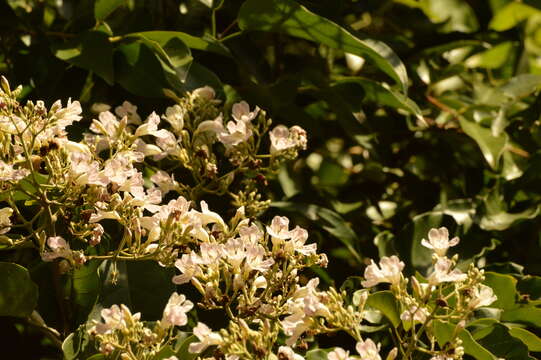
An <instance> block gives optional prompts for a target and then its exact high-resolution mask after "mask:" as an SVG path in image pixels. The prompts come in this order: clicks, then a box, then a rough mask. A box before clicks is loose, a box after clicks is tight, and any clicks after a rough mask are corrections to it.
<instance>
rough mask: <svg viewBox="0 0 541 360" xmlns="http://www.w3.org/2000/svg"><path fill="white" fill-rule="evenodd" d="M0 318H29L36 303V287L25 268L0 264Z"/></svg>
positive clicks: (6, 263) (11, 264)
mask: <svg viewBox="0 0 541 360" xmlns="http://www.w3.org/2000/svg"><path fill="white" fill-rule="evenodd" d="M0 274H2V275H1V276H0V316H16V317H27V316H29V315H30V314H31V313H32V311H33V310H34V308H35V307H36V304H37V301H38V287H37V285H36V284H34V282H33V281H32V279H30V274H29V273H28V270H26V268H24V267H22V266H20V265H17V264H14V263H9V262H0Z"/></svg>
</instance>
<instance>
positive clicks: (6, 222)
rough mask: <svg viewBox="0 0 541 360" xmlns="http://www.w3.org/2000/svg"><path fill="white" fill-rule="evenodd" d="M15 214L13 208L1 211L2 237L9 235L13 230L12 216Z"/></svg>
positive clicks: (0, 229)
mask: <svg viewBox="0 0 541 360" xmlns="http://www.w3.org/2000/svg"><path fill="white" fill-rule="evenodd" d="M12 214H13V209H12V208H9V207H7V208H2V209H0V235H2V234H5V233H7V232H8V231H9V230H11V227H10V226H11V219H10V217H11V215H12Z"/></svg>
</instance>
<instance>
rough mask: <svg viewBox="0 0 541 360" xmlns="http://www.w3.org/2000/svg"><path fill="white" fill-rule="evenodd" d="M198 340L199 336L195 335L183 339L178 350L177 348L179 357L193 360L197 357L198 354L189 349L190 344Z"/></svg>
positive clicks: (184, 359)
mask: <svg viewBox="0 0 541 360" xmlns="http://www.w3.org/2000/svg"><path fill="white" fill-rule="evenodd" d="M197 341H199V338H198V337H197V336H195V335H191V336H188V337H187V338H186V339H184V340H182V341H181V342H180V344H179V346H178V350H176V355H177V356H178V358H179V359H183V360H193V359H195V358H197V356H198V354H192V353H191V352H189V351H188V348H189V347H190V344H191V343H193V342H197Z"/></svg>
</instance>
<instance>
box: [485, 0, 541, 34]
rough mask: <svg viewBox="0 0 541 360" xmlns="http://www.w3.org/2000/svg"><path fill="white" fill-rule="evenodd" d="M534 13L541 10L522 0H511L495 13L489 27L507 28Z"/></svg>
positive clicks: (495, 28) (538, 12) (539, 12)
mask: <svg viewBox="0 0 541 360" xmlns="http://www.w3.org/2000/svg"><path fill="white" fill-rule="evenodd" d="M536 14H541V11H540V10H538V9H536V8H534V7H532V6H529V5H527V4H523V3H522V2H518V1H512V2H510V3H509V4H507V6H505V7H503V8H502V9H500V10H499V11H498V12H497V13H496V16H494V18H492V20H491V22H490V28H491V29H494V30H497V31H505V30H509V29H511V28H512V27H515V26H517V25H518V24H519V23H520V22H522V21H524V20H526V19H528V18H529V17H530V16H533V15H536Z"/></svg>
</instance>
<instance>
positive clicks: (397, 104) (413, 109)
mask: <svg viewBox="0 0 541 360" xmlns="http://www.w3.org/2000/svg"><path fill="white" fill-rule="evenodd" d="M344 85H346V86H347V85H358V86H360V87H361V88H362V89H363V91H364V98H363V101H369V102H373V103H375V104H377V105H385V106H389V107H392V108H395V109H402V110H405V111H407V112H409V113H411V114H413V115H415V116H416V117H417V118H419V119H422V118H423V114H422V113H421V109H419V107H418V106H417V104H416V103H415V102H414V101H413V100H411V99H410V98H408V97H407V96H405V95H404V94H402V93H399V92H396V91H394V90H392V89H390V88H388V87H386V86H384V85H382V84H381V83H378V82H376V81H372V80H368V79H364V78H361V77H347V78H342V79H340V80H338V81H336V82H334V83H333V85H332V87H333V88H335V87H341V86H344Z"/></svg>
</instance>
